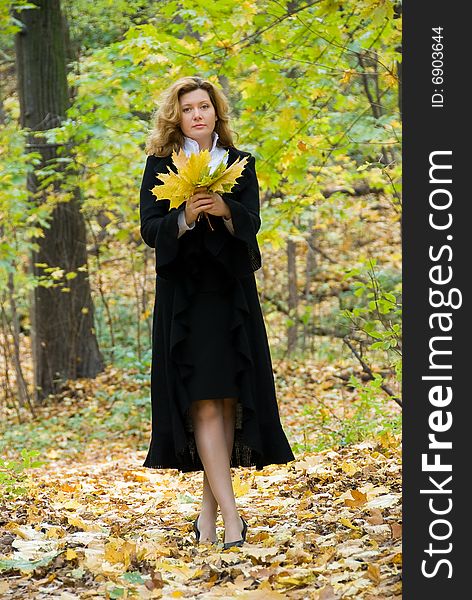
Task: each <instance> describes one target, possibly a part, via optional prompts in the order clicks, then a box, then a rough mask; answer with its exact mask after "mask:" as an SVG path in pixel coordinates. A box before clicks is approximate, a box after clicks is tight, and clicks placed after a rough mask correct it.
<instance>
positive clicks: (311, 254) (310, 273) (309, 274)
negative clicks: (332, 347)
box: [302, 224, 318, 351]
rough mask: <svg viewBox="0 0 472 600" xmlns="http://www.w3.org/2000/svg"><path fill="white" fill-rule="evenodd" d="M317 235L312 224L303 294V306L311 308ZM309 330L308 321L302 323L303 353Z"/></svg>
mask: <svg viewBox="0 0 472 600" xmlns="http://www.w3.org/2000/svg"><path fill="white" fill-rule="evenodd" d="M317 234H318V232H317V230H316V229H315V228H314V227H313V224H312V229H311V230H310V236H309V238H308V248H307V253H306V266H305V292H304V296H305V306H312V307H313V305H314V303H313V302H312V301H311V294H310V289H311V282H312V281H313V279H314V277H315V273H316V269H317V266H318V261H317V256H316V252H315V246H316V238H317ZM310 329H311V326H310V324H309V323H308V321H305V322H304V323H303V343H302V349H303V351H305V350H306V349H307V338H308V337H309V335H310Z"/></svg>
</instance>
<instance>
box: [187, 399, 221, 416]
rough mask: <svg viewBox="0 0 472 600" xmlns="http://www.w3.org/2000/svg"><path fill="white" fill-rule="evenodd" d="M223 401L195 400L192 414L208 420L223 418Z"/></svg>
mask: <svg viewBox="0 0 472 600" xmlns="http://www.w3.org/2000/svg"><path fill="white" fill-rule="evenodd" d="M222 414H223V403H222V400H221V399H219V398H218V399H213V398H211V399H208V400H195V401H194V402H192V416H193V417H194V418H196V419H200V420H204V421H208V420H210V419H221V417H222Z"/></svg>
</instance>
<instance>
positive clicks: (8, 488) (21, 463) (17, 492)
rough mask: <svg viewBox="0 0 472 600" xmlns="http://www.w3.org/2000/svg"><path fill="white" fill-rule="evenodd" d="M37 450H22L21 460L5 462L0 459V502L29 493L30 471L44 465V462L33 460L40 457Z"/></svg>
mask: <svg viewBox="0 0 472 600" xmlns="http://www.w3.org/2000/svg"><path fill="white" fill-rule="evenodd" d="M38 454H39V452H38V451H36V450H26V448H23V449H22V450H21V453H20V456H21V460H5V459H3V458H0V500H8V499H10V498H15V497H17V496H22V495H24V494H26V493H27V491H28V486H29V473H28V471H29V470H30V469H35V468H36V467H40V466H41V465H43V464H44V463H43V462H40V461H37V460H33V458H34V457H35V456H38Z"/></svg>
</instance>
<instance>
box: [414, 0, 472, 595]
mask: <svg viewBox="0 0 472 600" xmlns="http://www.w3.org/2000/svg"><path fill="white" fill-rule="evenodd" d="M470 12H471V11H470V5H469V4H468V3H467V2H464V3H459V2H444V1H443V2H438V1H436V0H434V1H428V2H418V1H416V2H415V1H414V0H407V2H405V3H404V4H403V17H404V24H403V25H404V28H403V126H404V146H403V190H404V194H403V198H404V215H403V279H404V307H405V310H404V379H403V398H404V419H403V440H404V467H403V474H404V475H403V482H404V492H403V499H404V521H403V522H404V527H403V535H404V537H403V558H404V562H403V597H404V598H405V599H406V600H411V599H415V600H417V599H419V598H427V599H428V600H435V599H436V598H437V599H438V600H439V599H440V600H444V598H448V597H449V598H452V597H454V598H463V597H464V598H465V597H469V596H470V595H471V592H470V589H469V582H468V578H469V577H468V576H470V575H472V566H470V564H471V561H470V556H469V552H468V548H469V547H470V544H469V543H468V542H469V537H470V535H471V532H472V520H471V518H470V514H471V506H472V495H471V492H470V491H469V490H470V489H471V488H472V485H471V484H472V475H471V474H472V466H471V455H472V452H471V445H472V433H471V432H469V429H470V427H471V425H472V421H471V410H470V406H471V404H472V400H471V396H472V393H471V382H470V380H471V378H472V360H471V357H472V348H471V335H470V333H471V330H472V327H471V325H470V320H469V319H470V318H468V317H469V314H468V313H469V310H470V302H469V297H468V295H467V293H466V289H467V288H466V278H467V277H469V278H470V275H471V274H472V269H471V268H470V262H471V260H470V259H471V258H472V252H471V247H472V230H471V221H470V215H471V211H470V204H471V202H472V197H471V196H472V194H471V191H470V189H468V188H467V187H466V180H467V179H469V178H470V174H472V159H471V158H470V149H469V144H470V142H469V133H470V129H471V128H470V120H471V119H470V112H471V105H472V103H471V101H470V98H469V97H468V95H467V92H466V88H467V87H468V85H467V84H468V80H469V73H470V70H469V60H470V54H471V51H470V48H469V40H470V39H471V37H472V36H471V29H470ZM467 267H468V268H467ZM460 590H461V592H460V593H459V591H460ZM454 592H455V594H454V595H453V596H451V595H449V596H447V595H445V594H451V593H454Z"/></svg>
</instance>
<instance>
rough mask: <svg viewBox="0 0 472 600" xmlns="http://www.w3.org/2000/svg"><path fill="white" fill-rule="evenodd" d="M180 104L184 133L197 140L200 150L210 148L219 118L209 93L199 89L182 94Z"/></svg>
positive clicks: (181, 125) (181, 124)
mask: <svg viewBox="0 0 472 600" xmlns="http://www.w3.org/2000/svg"><path fill="white" fill-rule="evenodd" d="M179 104H180V115H181V117H180V128H181V130H182V133H183V134H184V135H186V136H187V137H189V138H192V139H194V140H196V141H197V142H198V144H199V146H200V148H210V147H211V145H210V142H211V134H212V133H213V130H214V129H215V122H216V121H217V119H218V117H217V116H216V112H215V108H214V106H213V104H212V103H211V100H210V96H209V95H208V92H207V91H206V90H202V89H197V90H193V91H192V92H187V93H186V94H182V96H180V98H179Z"/></svg>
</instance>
